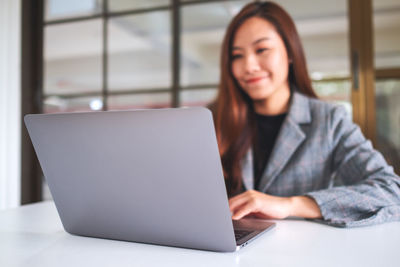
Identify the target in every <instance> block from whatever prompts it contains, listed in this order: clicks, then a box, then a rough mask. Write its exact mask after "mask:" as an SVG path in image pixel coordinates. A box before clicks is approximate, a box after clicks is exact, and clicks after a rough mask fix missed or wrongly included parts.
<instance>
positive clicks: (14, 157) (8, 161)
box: [0, 0, 21, 210]
mask: <svg viewBox="0 0 400 267" xmlns="http://www.w3.org/2000/svg"><path fill="white" fill-rule="evenodd" d="M20 20H21V1H20V0H0V210H1V209H6V208H12V207H17V206H19V205H20V184H21V175H20V165H21V160H20V157H21V152H20V146H21V145H20V135H21V134H20V132H21V131H20V128H21V126H20V125H21V121H20V112H21V104H20V102H21V101H20V97H21V86H20V72H21V70H20V69H21V44H20V43H21V29H20V27H21V22H20Z"/></svg>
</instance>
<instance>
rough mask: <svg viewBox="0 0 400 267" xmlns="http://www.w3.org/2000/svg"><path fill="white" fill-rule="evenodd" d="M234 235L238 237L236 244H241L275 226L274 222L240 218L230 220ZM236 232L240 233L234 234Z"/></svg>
mask: <svg viewBox="0 0 400 267" xmlns="http://www.w3.org/2000/svg"><path fill="white" fill-rule="evenodd" d="M232 223H233V228H234V230H235V236H236V237H239V236H240V238H237V239H236V242H237V244H238V245H241V244H243V243H245V242H247V241H249V240H250V239H252V238H254V237H256V236H257V235H259V234H261V233H262V232H265V231H267V230H269V229H271V228H273V227H274V226H275V223H273V222H268V221H265V220H260V219H247V218H246V219H241V220H232ZM245 232H246V234H245ZM236 233H240V235H239V234H236Z"/></svg>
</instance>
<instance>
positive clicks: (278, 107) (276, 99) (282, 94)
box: [253, 85, 290, 115]
mask: <svg viewBox="0 0 400 267" xmlns="http://www.w3.org/2000/svg"><path fill="white" fill-rule="evenodd" d="M289 102H290V88H289V85H287V86H285V87H284V88H281V89H278V90H276V91H275V92H274V93H273V94H272V95H270V96H269V97H268V98H266V99H263V100H258V101H254V103H253V104H254V111H255V112H256V113H258V114H262V115H279V114H282V113H286V112H287V111H288V109H289Z"/></svg>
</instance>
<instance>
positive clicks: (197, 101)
mask: <svg viewBox="0 0 400 267" xmlns="http://www.w3.org/2000/svg"><path fill="white" fill-rule="evenodd" d="M216 96H217V89H215V88H207V89H195V90H194V89H192V90H183V91H180V101H181V106H182V107H196V106H197V107H205V106H207V105H208V104H210V103H211V102H212V101H213V100H214V99H215V97H216Z"/></svg>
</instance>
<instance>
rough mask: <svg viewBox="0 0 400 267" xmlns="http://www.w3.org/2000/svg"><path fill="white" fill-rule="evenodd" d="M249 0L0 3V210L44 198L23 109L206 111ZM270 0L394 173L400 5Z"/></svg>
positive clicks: (329, 96) (325, 91)
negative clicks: (223, 53) (231, 32)
mask: <svg viewBox="0 0 400 267" xmlns="http://www.w3.org/2000/svg"><path fill="white" fill-rule="evenodd" d="M248 2H251V1H245V0H226V1H223V0H222V1H221V0H219V1H218V0H213V1H190V0H180V1H179V0H134V1H132V0H68V1H67V0H35V1H34V0H32V1H29V0H27V1H24V0H18V1H14V0H0V3H1V4H0V19H1V21H0V25H1V26H0V29H1V31H0V34H1V35H0V37H1V38H0V53H1V54H0V56H1V58H2V60H1V61H2V63H1V65H0V82H1V83H0V84H1V95H0V100H1V101H2V102H1V103H3V104H4V105H2V113H0V126H1V128H0V142H1V143H0V152H1V154H0V155H1V157H0V209H5V208H9V207H15V206H18V205H20V204H25V203H31V202H36V201H41V200H43V199H44V200H45V199H51V195H50V193H49V191H48V188H47V186H46V183H45V180H44V179H43V175H42V173H41V171H40V167H39V166H38V163H37V160H36V157H35V154H34V152H33V149H32V146H31V144H30V141H29V139H28V137H27V135H26V131H25V128H24V126H23V125H22V116H23V115H24V114H28V113H56V112H76V111H98V110H122V109H138V108H165V107H182V106H205V105H207V104H208V103H209V102H210V101H212V100H213V99H214V98H215V96H216V92H217V87H218V82H219V73H220V71H219V58H220V46H221V42H222V38H223V35H224V32H225V29H226V27H227V25H228V23H229V21H230V20H231V18H232V17H233V16H234V15H235V14H236V13H237V12H238V11H239V10H240V9H241V8H242V7H243V6H244V5H245V4H247V3H248ZM275 2H276V3H279V4H280V5H282V6H283V7H284V8H285V9H286V10H287V11H288V12H289V14H290V15H291V16H292V17H293V18H294V21H295V23H296V26H297V29H298V32H299V34H300V37H301V39H302V42H303V46H304V49H305V53H306V58H307V66H308V70H309V73H310V75H311V78H312V81H313V86H314V88H315V90H316V91H317V93H318V96H319V97H320V98H321V99H324V100H326V101H332V102H336V103H339V104H341V105H344V106H345V108H346V109H347V110H348V112H349V113H350V114H351V115H352V116H353V120H354V121H355V122H356V123H358V124H359V125H360V127H361V129H362V130H363V132H364V134H365V135H366V136H367V137H368V138H370V139H371V140H372V142H373V144H374V146H375V147H376V148H377V149H378V150H380V151H381V152H382V153H383V154H384V156H385V157H386V159H387V161H388V162H389V163H390V164H392V165H393V166H394V167H395V169H396V171H397V172H398V173H399V171H400V46H399V43H400V1H398V0H333V1H332V0H277V1H275ZM4 58H5V59H6V60H3V59H4ZM1 78H3V80H2V79H1ZM16 90H17V91H16Z"/></svg>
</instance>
